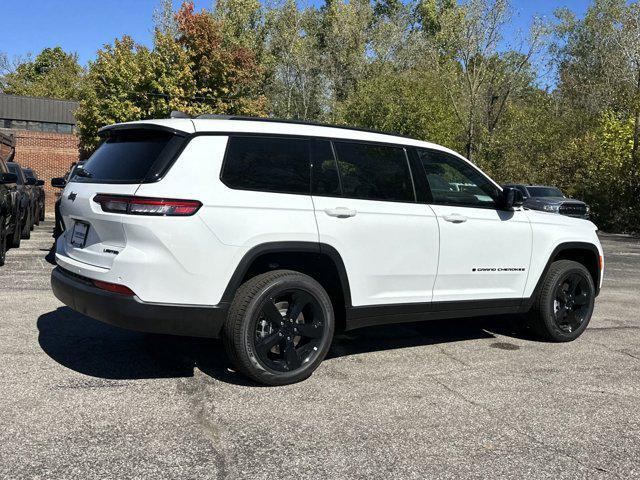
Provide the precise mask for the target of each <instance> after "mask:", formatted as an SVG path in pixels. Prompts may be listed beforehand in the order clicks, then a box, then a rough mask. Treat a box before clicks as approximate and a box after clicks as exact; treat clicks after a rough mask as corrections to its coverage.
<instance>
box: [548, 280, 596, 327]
mask: <svg viewBox="0 0 640 480" xmlns="http://www.w3.org/2000/svg"><path fill="white" fill-rule="evenodd" d="M590 296H591V290H590V288H589V283H588V280H587V278H585V277H584V275H582V274H580V273H569V274H567V275H566V276H565V277H564V278H563V279H561V280H560V282H559V283H558V285H557V287H556V294H555V300H554V305H553V307H554V315H555V320H556V326H557V327H558V328H559V329H560V330H562V331H563V332H566V333H571V332H574V331H575V330H577V329H578V328H580V325H582V323H583V322H584V321H585V320H586V319H587V315H588V314H589V313H590V307H589V305H590V303H591V302H590V300H591V298H590Z"/></svg>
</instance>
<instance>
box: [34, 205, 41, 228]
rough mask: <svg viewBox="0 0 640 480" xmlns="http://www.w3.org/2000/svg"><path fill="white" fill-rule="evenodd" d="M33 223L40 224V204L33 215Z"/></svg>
mask: <svg viewBox="0 0 640 480" xmlns="http://www.w3.org/2000/svg"><path fill="white" fill-rule="evenodd" d="M33 223H35V224H36V225H40V205H38V206H37V207H36V211H35V214H34V215H33Z"/></svg>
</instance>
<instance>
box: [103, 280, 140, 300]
mask: <svg viewBox="0 0 640 480" xmlns="http://www.w3.org/2000/svg"><path fill="white" fill-rule="evenodd" d="M93 284H94V285H95V286H96V287H98V288H99V289H100V290H106V291H107V292H112V293H119V294H120V295H126V296H128V297H133V296H134V295H135V293H133V290H131V289H130V288H129V287H125V286H124V285H118V284H117V283H109V282H103V281H102V280H93Z"/></svg>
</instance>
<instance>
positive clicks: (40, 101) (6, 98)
mask: <svg viewBox="0 0 640 480" xmlns="http://www.w3.org/2000/svg"><path fill="white" fill-rule="evenodd" d="M77 108H78V102H74V101H71V100H57V99H53V98H38V97H22V96H18V95H5V94H0V118H4V119H8V120H26V121H32V122H51V123H66V124H70V125H75V124H76V120H75V118H74V117H73V112H74V111H75V110H76V109H77Z"/></svg>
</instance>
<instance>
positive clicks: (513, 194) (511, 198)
mask: <svg viewBox="0 0 640 480" xmlns="http://www.w3.org/2000/svg"><path fill="white" fill-rule="evenodd" d="M523 203H524V195H522V192H521V191H520V190H517V189H515V188H512V187H505V188H504V189H503V190H502V208H504V209H505V210H510V209H512V208H514V207H521V206H522V204H523Z"/></svg>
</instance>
